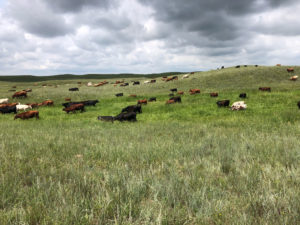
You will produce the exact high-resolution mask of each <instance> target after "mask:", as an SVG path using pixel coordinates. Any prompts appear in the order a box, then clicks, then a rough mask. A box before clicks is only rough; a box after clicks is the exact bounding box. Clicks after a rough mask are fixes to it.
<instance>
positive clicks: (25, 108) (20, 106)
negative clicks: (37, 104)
mask: <svg viewBox="0 0 300 225" xmlns="http://www.w3.org/2000/svg"><path fill="white" fill-rule="evenodd" d="M16 108H17V111H21V110H23V111H26V110H27V109H32V107H31V106H30V105H21V104H20V103H19V104H18V105H16Z"/></svg>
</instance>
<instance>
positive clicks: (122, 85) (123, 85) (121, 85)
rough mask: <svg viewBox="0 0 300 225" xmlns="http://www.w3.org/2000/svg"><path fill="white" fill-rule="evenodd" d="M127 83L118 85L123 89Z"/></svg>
mask: <svg viewBox="0 0 300 225" xmlns="http://www.w3.org/2000/svg"><path fill="white" fill-rule="evenodd" d="M128 85H129V83H123V84H120V87H125V86H128Z"/></svg>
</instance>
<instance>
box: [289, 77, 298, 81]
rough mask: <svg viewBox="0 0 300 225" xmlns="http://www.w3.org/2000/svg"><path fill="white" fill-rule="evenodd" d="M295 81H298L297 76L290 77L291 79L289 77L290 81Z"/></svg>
mask: <svg viewBox="0 0 300 225" xmlns="http://www.w3.org/2000/svg"><path fill="white" fill-rule="evenodd" d="M297 79H298V76H292V77H290V80H291V81H296V80H297Z"/></svg>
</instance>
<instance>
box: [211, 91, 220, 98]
mask: <svg viewBox="0 0 300 225" xmlns="http://www.w3.org/2000/svg"><path fill="white" fill-rule="evenodd" d="M218 96H219V94H218V93H217V92H212V93H210V97H218Z"/></svg>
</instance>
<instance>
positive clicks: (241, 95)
mask: <svg viewBox="0 0 300 225" xmlns="http://www.w3.org/2000/svg"><path fill="white" fill-rule="evenodd" d="M239 97H240V98H246V97H247V94H246V93H241V94H240V95H239Z"/></svg>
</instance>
